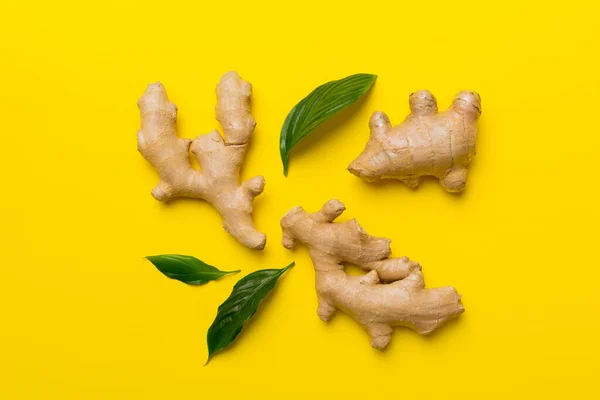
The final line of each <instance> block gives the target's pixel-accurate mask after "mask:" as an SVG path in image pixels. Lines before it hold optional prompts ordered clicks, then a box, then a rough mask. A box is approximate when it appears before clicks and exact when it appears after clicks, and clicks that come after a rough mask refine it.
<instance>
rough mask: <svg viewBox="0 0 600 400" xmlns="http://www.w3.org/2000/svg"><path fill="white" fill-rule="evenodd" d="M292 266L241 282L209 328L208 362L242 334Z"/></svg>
mask: <svg viewBox="0 0 600 400" xmlns="http://www.w3.org/2000/svg"><path fill="white" fill-rule="evenodd" d="M293 266H294V263H291V264H290V265H288V266H287V267H285V268H282V269H263V270H260V271H256V272H253V273H251V274H249V275H247V276H245V277H243V278H242V279H240V280H239V281H238V283H236V284H235V286H234V287H233V291H232V292H231V294H230V295H229V298H228V299H227V300H225V302H224V303H223V304H221V305H220V306H219V309H218V311H217V317H216V318H215V320H214V321H213V323H212V325H211V326H210V328H209V329H208V334H207V335H206V342H207V344H208V360H207V361H206V363H208V361H210V358H211V357H212V356H213V355H214V354H215V353H216V352H218V351H221V350H223V349H224V348H226V347H227V346H229V345H230V344H231V343H232V342H233V340H234V339H235V337H236V336H237V335H238V334H239V333H240V332H241V331H242V328H243V327H244V323H245V322H246V321H247V320H249V319H250V318H251V317H252V316H253V315H254V313H255V312H256V310H257V309H258V306H259V305H260V302H261V301H262V300H263V299H264V298H265V296H266V295H267V294H268V293H269V292H270V291H271V290H272V289H273V288H274V287H275V284H276V283H277V279H279V277H280V276H281V275H282V274H283V273H284V272H285V271H287V270H288V269H290V268H291V267H293Z"/></svg>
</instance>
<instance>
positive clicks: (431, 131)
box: [348, 90, 481, 192]
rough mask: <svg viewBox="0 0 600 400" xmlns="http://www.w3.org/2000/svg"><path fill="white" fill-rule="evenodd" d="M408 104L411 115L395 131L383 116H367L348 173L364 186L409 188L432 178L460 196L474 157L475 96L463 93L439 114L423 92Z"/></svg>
mask: <svg viewBox="0 0 600 400" xmlns="http://www.w3.org/2000/svg"><path fill="white" fill-rule="evenodd" d="M409 102H410V109H411V114H410V115H409V116H408V117H406V119H405V120H404V122H402V123H401V124H400V125H397V126H395V127H392V125H391V123H390V120H389V118H388V116H387V115H385V113H383V112H379V111H377V112H375V113H374V114H373V115H372V116H371V121H370V122H369V126H370V128H371V136H370V138H369V141H368V142H367V145H366V147H365V149H364V150H363V152H362V153H361V154H360V155H359V156H358V157H357V158H356V159H355V160H354V161H353V162H352V163H351V164H350V166H349V167H348V170H349V171H350V172H351V173H353V174H354V175H356V176H358V177H361V178H363V179H364V180H366V181H368V182H372V181H375V180H377V179H398V180H401V181H403V182H404V183H405V184H406V185H407V186H409V187H411V188H415V187H417V186H418V185H419V182H420V177H421V176H424V175H433V176H435V177H436V178H438V179H439V180H440V183H441V185H442V186H443V187H444V189H446V190H447V191H448V192H460V191H461V190H463V189H464V188H465V185H466V183H467V166H468V165H469V162H470V161H471V159H472V158H473V156H474V155H475V137H476V136H477V126H476V122H477V119H478V118H479V116H480V115H481V99H480V97H479V95H478V94H477V93H475V92H471V91H462V92H460V93H459V94H457V95H456V97H455V98H454V101H453V102H452V105H451V106H450V108H448V110H446V111H444V112H441V113H438V109H437V102H436V100H435V97H433V95H432V94H431V93H430V92H429V91H427V90H419V91H418V92H416V93H412V94H411V95H410V98H409Z"/></svg>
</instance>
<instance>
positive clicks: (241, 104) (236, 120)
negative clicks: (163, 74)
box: [137, 72, 266, 249]
mask: <svg viewBox="0 0 600 400" xmlns="http://www.w3.org/2000/svg"><path fill="white" fill-rule="evenodd" d="M251 94H252V85H250V83H249V82H246V81H244V80H242V79H241V78H240V76H239V75H238V74H237V72H228V73H226V74H224V75H223V76H222V77H221V80H220V82H219V84H218V85H217V106H216V115H217V120H218V121H219V122H220V123H221V125H222V126H223V130H224V133H225V139H223V138H222V137H221V135H220V134H219V132H218V131H216V130H215V131H213V132H211V133H209V134H206V135H203V136H200V137H198V138H195V139H194V140H190V139H182V138H179V137H177V132H176V130H175V120H176V117H177V107H176V106H175V104H173V103H171V102H170V101H169V99H168V98H167V93H166V91H165V88H164V87H163V85H162V84H160V83H154V84H151V85H149V86H148V88H147V89H146V92H145V93H144V94H143V95H142V97H141V98H140V100H139V101H138V107H139V108H140V114H141V120H142V127H141V129H140V130H139V131H138V135H137V139H138V150H139V151H140V153H142V155H143V156H144V158H145V159H146V160H148V161H149V162H150V164H152V165H153V166H154V168H156V171H157V172H158V175H159V177H160V183H159V184H158V185H157V186H156V187H155V188H154V190H152V196H154V198H155V199H157V200H159V201H168V200H170V199H172V198H176V197H193V198H200V199H204V200H206V201H208V202H209V203H210V204H212V205H213V207H214V208H216V209H217V211H218V212H219V213H220V214H221V217H222V218H223V227H224V228H225V230H227V232H229V233H230V234H231V235H232V236H233V237H235V238H236V239H237V240H239V241H240V242H241V243H243V244H244V245H246V246H248V247H250V248H252V249H263V248H264V247H265V242H266V237H265V235H264V234H262V233H260V232H258V231H257V230H256V228H255V227H254V224H253V222H252V201H253V200H254V197H256V196H258V195H259V194H260V193H262V191H263V188H264V186H265V179H264V178H263V177H262V176H257V177H254V178H252V179H250V180H248V181H246V182H244V183H242V184H241V185H240V183H239V177H238V176H239V171H240V166H241V164H242V161H243V160H244V154H245V153H246V147H247V146H248V141H249V139H250V136H251V135H252V132H253V131H254V126H255V125H256V122H255V120H254V118H253V117H252V115H251V114H250V96H251ZM190 150H191V151H192V153H194V155H195V156H196V158H197V159H198V163H199V164H200V169H201V170H200V171H198V170H196V169H195V168H193V167H192V165H191V163H190V155H189V151H190Z"/></svg>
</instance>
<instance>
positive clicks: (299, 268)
mask: <svg viewBox="0 0 600 400" xmlns="http://www.w3.org/2000/svg"><path fill="white" fill-rule="evenodd" d="M599 18H600V6H598V2H587V3H584V2H581V1H570V2H567V3H564V4H563V5H561V6H557V5H554V4H553V3H548V2H536V3H531V4H528V2H524V1H502V2H484V1H459V2H456V1H455V2H453V1H440V2H435V1H427V2H396V1H389V2H380V1H374V0H373V1H368V2H354V1H329V2H327V1H312V0H310V1H309V0H305V1H300V2H269V3H267V2H264V3H259V2H252V1H229V2H203V1H195V2H191V1H190V2H188V3H185V2H177V1H171V2H165V1H154V0H152V1H144V2H137V3H136V4H134V3H130V2H126V1H122V0H121V1H112V0H111V1H102V2H97V3H96V2H93V3H90V2H81V1H72V2H64V1H48V2H42V1H39V2H28V1H15V0H3V1H2V2H0V75H1V76H2V78H1V80H2V83H1V85H0V121H1V124H0V135H1V138H2V140H1V142H0V143H1V144H0V148H1V149H2V155H1V156H0V171H2V178H1V181H0V225H1V227H2V229H1V230H0V235H1V241H0V250H1V251H0V257H1V262H0V268H1V275H0V398H2V399H246V398H248V399H288V398H290V399H296V398H297V399H305V398H310V399H368V398H369V399H370V398H372V399H386V398H387V399H415V398H419V399H427V398H432V399H433V398H435V399H491V398H499V399H505V398H507V397H508V396H510V397H509V398H511V399H517V398H518V399H521V398H523V399H532V398H545V399H549V398H567V396H569V398H581V399H583V398H594V397H596V396H598V395H599V393H598V382H597V373H598V358H599V357H600V348H599V345H598V340H599V333H600V332H599V325H600V322H599V319H598V318H599V312H598V310H599V307H600V296H599V292H600V290H599V286H600V272H599V271H600V263H599V261H598V260H599V256H598V237H599V235H598V226H599V222H600V212H599V210H598V204H599V203H600V202H599V196H598V193H599V189H598V187H599V186H598V162H599V158H600V157H599V156H600V152H599V151H598V149H599V146H600V132H599V129H598V117H597V115H598V113H599V110H600V94H599V93H600V78H599V72H598V71H600V63H599V56H598V42H599V40H600V34H599V30H598V20H599ZM230 69H236V70H238V71H239V72H240V74H241V75H242V76H243V77H244V78H245V79H248V80H249V81H250V82H252V84H253V85H254V88H255V90H254V103H253V104H254V108H253V110H254V111H253V112H254V115H255V117H256V119H257V121H258V127H257V130H256V132H255V136H254V140H253V144H252V147H251V149H250V152H249V155H248V158H247V162H246V165H245V169H244V171H243V176H244V178H248V177H251V176H254V175H257V174H263V175H264V176H265V178H266V180H267V186H266V190H265V192H264V193H263V194H262V195H261V196H260V197H259V198H257V200H256V201H255V220H256V223H257V226H258V228H259V229H261V230H262V231H264V232H266V233H267V236H268V239H267V247H266V249H265V251H264V252H255V251H251V250H247V249H245V248H244V247H242V246H241V245H240V244H239V243H237V242H236V241H235V240H234V239H233V238H231V237H230V236H229V235H227V234H226V233H225V231H224V230H223V229H222V228H221V221H220V218H219V216H218V214H217V213H216V212H215V211H214V210H213V209H211V208H210V207H209V206H208V205H207V204H205V203H203V202H198V201H191V200H184V201H178V202H176V203H173V204H170V205H164V204H161V203H158V202H157V201H155V200H154V199H153V198H152V197H151V196H150V190H151V189H152V188H153V186H154V185H155V184H156V182H157V176H156V174H155V173H154V171H153V170H152V169H151V167H150V166H149V165H148V164H147V163H146V162H145V161H144V160H143V158H142V157H141V156H140V154H138V152H137V151H136V141H135V134H136V131H137V129H138V127H139V115H138V110H137V107H136V101H137V99H138V97H139V96H140V95H141V94H142V92H143V91H144V89H145V87H146V84H147V83H150V82H154V81H157V80H160V81H161V82H163V83H164V84H165V86H166V88H167V90H168V93H169V95H170V97H171V99H172V100H173V101H174V102H175V103H176V104H177V105H178V106H179V124H178V126H179V131H180V135H181V136H185V137H193V136H196V135H199V134H202V133H207V132H209V131H210V130H212V129H213V128H215V127H216V126H217V122H216V121H215V119H214V112H213V110H214V105H215V94H214V88H215V85H216V83H217V81H218V79H219V77H220V75H221V74H222V73H223V72H225V71H227V70H230ZM356 72H370V73H375V74H378V75H379V78H378V80H377V83H376V85H375V87H374V89H373V91H372V92H371V93H370V95H369V96H368V97H367V98H366V99H365V100H364V101H362V102H361V103H359V104H358V105H356V106H354V107H352V108H351V109H350V111H346V112H344V114H343V115H342V116H340V117H337V118H335V119H334V120H333V121H332V122H329V123H327V124H326V125H324V126H323V127H322V128H320V129H319V131H318V132H317V133H316V134H315V137H313V138H312V140H309V141H308V143H305V144H303V145H302V146H300V148H299V149H297V150H298V151H296V152H295V153H294V154H293V156H292V161H291V165H290V173H289V176H288V177H287V178H284V177H283V174H282V172H281V169H282V168H281V164H280V160H279V153H278V139H279V131H280V128H281V125H282V123H283V120H284V118H285V116H286V115H287V112H288V111H289V110H290V109H291V108H292V107H293V105H294V104H295V103H296V102H297V101H299V100H300V99H301V98H302V97H303V96H304V95H306V94H307V93H308V92H310V91H311V90H312V89H313V88H314V87H315V86H317V85H319V84H321V83H323V82H325V81H328V80H331V79H336V78H341V77H344V76H346V75H349V74H351V73H356ZM420 88H427V89H429V90H431V91H432V92H433V93H434V94H435V95H436V96H437V98H438V101H439V104H440V108H445V107H446V106H447V105H448V104H449V103H450V101H451V98H452V96H453V95H454V93H456V92H458V91H459V90H461V89H473V90H476V91H478V92H479V93H480V94H481V96H482V99H483V116H482V119H481V123H480V135H479V137H478V142H477V156H476V158H475V161H474V162H473V164H472V165H471V168H470V175H469V183H468V187H467V190H466V192H465V193H464V194H463V195H459V196H454V195H450V194H447V193H445V192H444V191H443V190H442V188H441V187H440V186H439V184H438V183H437V182H435V181H426V182H425V183H424V184H423V185H422V186H421V187H420V188H419V189H418V190H416V191H413V190H409V189H407V188H406V187H405V186H403V185H402V184H400V183H398V182H391V183H386V184H381V185H369V184H365V183H363V182H361V181H360V180H359V179H357V178H356V177H354V176H352V175H351V174H349V173H348V172H347V171H346V170H345V168H346V166H347V164H348V163H349V162H350V161H351V160H352V159H353V158H354V157H355V156H356V155H357V154H358V153H359V152H360V151H361V150H362V148H363V146H364V144H365V142H366V140H367V135H368V119H369V116H370V114H371V113H372V112H373V111H374V110H377V109H381V110H384V111H386V112H387V113H388V114H389V116H390V118H391V119H392V122H394V123H398V122H400V121H401V120H402V118H404V116H405V115H406V114H407V112H408V94H409V93H410V92H411V91H415V90H417V89H420ZM316 136H318V140H317V138H316ZM332 197H335V198H338V199H340V200H342V201H344V202H345V203H346V206H347V211H346V213H345V214H344V218H353V217H356V218H357V219H358V220H359V221H360V222H361V224H362V225H363V226H364V227H365V229H366V230H367V231H368V232H370V233H371V234H374V235H380V236H385V237H389V238H391V239H392V240H393V243H392V247H393V254H394V255H395V256H402V255H408V256H410V257H411V258H413V259H415V260H418V261H419V262H421V264H422V265H423V266H424V271H425V278H426V282H427V284H428V285H429V286H432V287H433V286H441V285H448V284H451V285H454V286H455V287H457V288H458V289H459V291H460V292H461V293H462V294H463V298H464V304H465V307H466V310H467V311H466V313H465V314H463V316H461V317H460V318H459V319H458V320H457V321H456V322H453V323H450V324H448V325H446V326H444V327H443V328H442V329H441V330H440V331H438V332H437V333H435V334H433V335H432V336H430V337H427V338H423V337H420V336H418V335H417V334H415V333H414V332H412V331H410V330H406V329H404V330H402V329H400V330H397V332H396V333H395V335H394V337H393V340H392V344H391V346H390V347H389V348H388V349H387V351H385V352H383V353H382V352H378V351H375V350H373V349H371V348H370V346H369V340H368V337H367V335H366V334H365V333H364V332H363V331H362V330H361V328H360V327H359V326H358V325H357V324H356V323H355V322H354V321H353V320H351V319H350V318H348V317H347V316H345V315H343V314H338V315H336V317H335V318H334V320H333V321H332V322H331V323H329V324H325V323H323V322H321V321H320V320H319V319H318V318H317V316H316V312H315V311H316V298H315V292H314V289H313V279H314V276H313V270H312V265H311V262H310V259H309V257H308V254H307V251H306V249H305V248H301V249H299V250H297V251H295V252H290V251H287V250H285V249H284V248H283V247H282V246H281V245H280V239H281V235H280V228H279V218H280V217H281V216H282V215H283V214H284V213H285V212H286V211H287V210H289V209H290V208H291V207H293V206H295V205H303V206H304V207H305V208H306V209H308V210H311V211H312V210H316V209H317V208H318V207H320V206H321V205H322V203H324V202H325V201H326V200H327V199H329V198H332ZM161 253H182V254H192V255H195V256H197V257H199V258H201V259H203V260H205V261H206V262H209V263H211V264H213V265H216V266H218V267H220V268H222V269H237V268H241V269H242V270H243V273H242V274H238V275H236V276H229V277H226V278H224V279H222V280H220V281H218V282H212V283H210V284H208V285H206V286H203V287H186V286H185V285H184V284H181V283H179V282H176V281H171V280H168V279H167V278H165V277H163V276H162V275H161V274H160V273H159V272H158V271H157V270H155V269H154V267H152V266H151V265H150V264H149V263H148V262H147V261H145V260H144V259H143V256H145V255H152V254H161ZM292 260H294V261H296V267H295V268H293V269H292V270H290V271H289V272H288V273H287V274H286V275H285V276H284V277H283V278H282V279H281V280H280V283H279V285H278V286H277V288H276V289H275V292H274V293H273V295H272V296H271V297H270V298H269V300H268V302H267V303H266V304H263V306H264V307H263V308H262V309H261V311H260V312H259V313H258V314H257V315H256V316H255V317H256V318H255V320H254V321H253V323H252V324H250V326H247V329H245V331H244V332H243V333H242V335H241V336H240V337H239V338H238V340H237V342H236V343H235V345H234V346H233V347H232V348H231V349H230V351H226V352H223V353H222V354H219V355H218V356H216V357H215V358H214V359H213V360H212V361H211V363H210V364H209V365H208V366H207V367H203V366H202V365H203V364H204V361H205V360H206V356H207V349H206V343H205V334H206V330H207V329H208V327H209V326H210V324H211V322H212V320H213V318H214V316H215V314H216V309H217V306H218V305H219V304H220V303H221V302H222V301H223V300H224V299H225V298H226V297H227V296H228V295H229V293H230V291H231V288H232V286H233V285H234V283H235V282H236V280H237V279H238V278H240V277H242V276H243V274H247V273H249V272H252V271H255V270H257V269H261V268H280V267H283V266H285V265H287V264H288V263H289V262H290V261H292Z"/></svg>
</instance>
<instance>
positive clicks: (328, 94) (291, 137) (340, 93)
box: [279, 74, 377, 176]
mask: <svg viewBox="0 0 600 400" xmlns="http://www.w3.org/2000/svg"><path fill="white" fill-rule="evenodd" d="M376 79H377V75H371V74H356V75H350V76H348V77H346V78H343V79H340V80H337V81H331V82H327V83H325V84H324V85H321V86H319V87H318V88H316V89H315V90H313V91H312V92H311V93H310V94H309V95H308V96H306V97H305V98H304V99H302V100H301V101H300V102H299V103H298V104H296V106H295V107H294V108H293V109H292V111H290V113H289V114H288V116H287V118H286V119H285V122H284V123H283V127H282V128H281V136H280V138H279V151H280V153H281V161H282V162H283V174H284V175H286V176H287V171H288V163H289V159H290V152H291V151H292V148H293V147H294V146H295V145H296V144H298V142H300V140H302V139H303V138H304V137H306V136H308V135H309V134H310V133H311V132H312V131H313V130H314V129H315V128H316V127H317V126H319V125H320V124H321V123H323V122H325V121H326V120H328V119H329V118H331V117H332V116H334V115H335V114H337V113H338V112H340V111H342V110H343V109H344V108H346V107H347V106H349V105H350V104H352V103H354V102H355V101H356V100H358V99H359V98H360V96H362V95H363V94H365V93H367V92H368V91H369V89H370V88H371V86H372V85H373V83H374V82H375V80H376Z"/></svg>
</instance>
